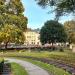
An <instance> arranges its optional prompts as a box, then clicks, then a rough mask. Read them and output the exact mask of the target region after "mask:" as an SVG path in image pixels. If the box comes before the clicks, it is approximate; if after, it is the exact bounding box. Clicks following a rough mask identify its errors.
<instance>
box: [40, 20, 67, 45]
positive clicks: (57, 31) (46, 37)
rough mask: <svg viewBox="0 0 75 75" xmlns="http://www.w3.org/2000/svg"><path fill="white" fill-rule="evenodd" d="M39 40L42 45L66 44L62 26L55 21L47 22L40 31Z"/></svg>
mask: <svg viewBox="0 0 75 75" xmlns="http://www.w3.org/2000/svg"><path fill="white" fill-rule="evenodd" d="M40 40H41V42H42V44H45V43H55V42H66V40H67V35H66V33H65V31H64V27H63V25H62V24H60V23H58V22H57V21H53V20H50V21H47V22H46V23H45V24H44V26H43V27H42V29H41V31H40Z"/></svg>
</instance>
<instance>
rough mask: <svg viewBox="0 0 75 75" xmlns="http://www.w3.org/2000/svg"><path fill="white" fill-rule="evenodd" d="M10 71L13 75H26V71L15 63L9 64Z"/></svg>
mask: <svg viewBox="0 0 75 75" xmlns="http://www.w3.org/2000/svg"><path fill="white" fill-rule="evenodd" d="M11 70H12V73H13V75H28V74H27V71H26V70H25V69H24V68H23V67H22V66H20V65H19V64H17V63H11Z"/></svg>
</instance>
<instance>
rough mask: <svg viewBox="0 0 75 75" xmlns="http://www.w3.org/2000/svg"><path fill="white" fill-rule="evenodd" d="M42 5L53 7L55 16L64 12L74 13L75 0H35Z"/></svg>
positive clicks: (57, 16)
mask: <svg viewBox="0 0 75 75" xmlns="http://www.w3.org/2000/svg"><path fill="white" fill-rule="evenodd" d="M35 1H37V3H38V4H39V5H40V6H42V7H53V11H55V12H56V18H57V19H58V18H59V16H62V15H65V14H66V13H73V14H74V13H75V0H35Z"/></svg>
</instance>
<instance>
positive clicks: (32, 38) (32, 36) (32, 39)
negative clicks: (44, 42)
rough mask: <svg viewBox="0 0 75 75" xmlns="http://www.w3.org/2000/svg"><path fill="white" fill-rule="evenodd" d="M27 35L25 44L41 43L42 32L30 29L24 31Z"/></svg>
mask: <svg viewBox="0 0 75 75" xmlns="http://www.w3.org/2000/svg"><path fill="white" fill-rule="evenodd" d="M24 36H25V42H24V44H25V45H41V42H40V34H39V33H38V32H35V31H33V30H28V31H26V32H24Z"/></svg>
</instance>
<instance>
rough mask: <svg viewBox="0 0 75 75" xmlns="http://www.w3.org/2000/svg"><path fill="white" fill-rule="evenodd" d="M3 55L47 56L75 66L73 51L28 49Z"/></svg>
mask: <svg viewBox="0 0 75 75" xmlns="http://www.w3.org/2000/svg"><path fill="white" fill-rule="evenodd" d="M0 55H1V56H2V55H3V56H11V57H12V56H17V57H18V56H30V57H37V58H47V59H54V60H56V61H62V62H64V63H66V64H70V65H73V66H75V53H72V52H71V51H65V52H59V51H52V52H49V51H42V52H35V51H33V52H28V51H23V52H21V50H20V51H15V52H5V53H4V54H1V53H0Z"/></svg>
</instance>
